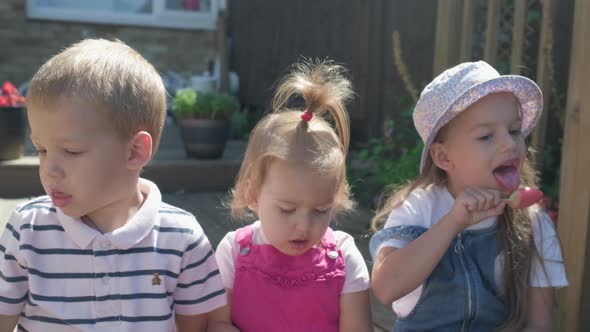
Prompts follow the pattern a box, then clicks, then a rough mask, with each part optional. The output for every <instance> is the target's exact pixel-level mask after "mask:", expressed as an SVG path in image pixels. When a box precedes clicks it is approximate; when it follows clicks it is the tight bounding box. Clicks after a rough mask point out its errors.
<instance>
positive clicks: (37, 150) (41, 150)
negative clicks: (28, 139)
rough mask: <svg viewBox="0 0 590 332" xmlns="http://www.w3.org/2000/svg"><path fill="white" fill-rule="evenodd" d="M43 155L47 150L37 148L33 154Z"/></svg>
mask: <svg viewBox="0 0 590 332" xmlns="http://www.w3.org/2000/svg"><path fill="white" fill-rule="evenodd" d="M45 153H47V150H45V149H39V148H36V149H35V154H37V155H42V154H45Z"/></svg>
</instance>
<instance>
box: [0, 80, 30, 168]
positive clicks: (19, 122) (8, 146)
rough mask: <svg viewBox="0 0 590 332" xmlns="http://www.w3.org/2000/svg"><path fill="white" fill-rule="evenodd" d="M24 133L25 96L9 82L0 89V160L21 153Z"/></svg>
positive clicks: (15, 157)
mask: <svg viewBox="0 0 590 332" xmlns="http://www.w3.org/2000/svg"><path fill="white" fill-rule="evenodd" d="M25 135H26V112H25V97H23V96H21V95H20V94H19V92H18V90H17V88H16V87H15V86H14V84H12V83H10V82H4V84H2V89H1V90H0V160H12V159H18V158H20V157H21V156H22V155H23V152H24V144H25Z"/></svg>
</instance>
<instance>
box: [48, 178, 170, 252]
mask: <svg viewBox="0 0 590 332" xmlns="http://www.w3.org/2000/svg"><path fill="white" fill-rule="evenodd" d="M139 187H140V190H141V192H142V193H144V194H145V200H144V202H143V204H142V205H141V207H140V208H139V210H138V211H137V213H136V214H135V215H134V216H133V217H132V218H131V219H130V220H129V221H128V222H127V223H126V224H125V225H123V226H122V227H120V228H117V229H115V230H114V231H112V232H109V233H105V234H104V235H103V236H104V237H106V238H107V239H108V240H109V241H110V242H111V243H112V245H113V246H114V247H116V248H117V249H121V250H125V249H129V248H131V247H132V246H134V245H136V244H137V243H139V242H140V241H141V240H143V239H144V238H145V237H146V236H147V235H148V234H149V233H150V231H151V230H152V228H153V227H154V224H155V223H156V218H157V216H158V210H159V209H160V205H161V203H162V195H161V194H160V190H158V187H157V186H156V185H155V184H154V183H153V182H151V181H148V180H145V179H139ZM56 210H57V216H58V219H59V221H60V223H61V225H62V226H63V228H64V230H65V232H66V234H68V235H69V236H70V238H71V239H72V240H73V241H74V242H75V243H76V244H77V245H78V246H79V247H80V248H88V246H89V245H90V244H91V243H92V241H93V240H94V239H95V238H96V237H97V236H100V235H101V233H100V232H99V231H97V230H95V229H93V228H91V227H89V226H88V225H86V224H85V223H84V222H83V221H82V220H81V219H80V218H72V217H70V216H67V215H65V214H64V213H63V212H62V211H61V209H59V208H56Z"/></svg>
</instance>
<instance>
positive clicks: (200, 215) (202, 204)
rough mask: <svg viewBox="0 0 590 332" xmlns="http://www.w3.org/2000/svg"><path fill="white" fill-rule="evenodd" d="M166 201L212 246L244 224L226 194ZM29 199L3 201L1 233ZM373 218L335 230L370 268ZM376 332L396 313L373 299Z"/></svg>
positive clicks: (345, 221) (355, 218)
mask: <svg viewBox="0 0 590 332" xmlns="http://www.w3.org/2000/svg"><path fill="white" fill-rule="evenodd" d="M163 199H164V201H166V202H167V203H170V204H172V205H176V206H178V207H180V208H183V209H185V210H187V211H190V212H192V213H193V214H194V215H195V216H197V219H198V220H199V222H200V223H201V225H202V227H203V229H205V231H206V233H207V236H208V237H209V239H210V241H211V243H212V244H213V245H214V246H217V244H218V243H219V241H221V239H222V238H223V236H224V235H225V234H226V233H227V232H228V231H230V230H234V229H236V228H238V227H240V225H241V224H239V223H237V222H234V221H231V220H230V218H229V217H228V215H227V211H226V210H225V209H224V208H223V207H222V204H221V202H222V201H223V200H224V199H226V195H225V193H220V192H204V193H183V192H181V193H176V194H164V195H163ZM26 200H28V198H26V197H23V198H12V199H2V198H0V230H3V229H4V225H5V223H6V221H7V220H8V218H9V217H10V214H11V212H12V210H13V209H14V207H15V206H16V205H17V204H18V203H21V202H24V201H26ZM369 217H370V215H369V214H368V213H367V212H362V211H361V212H358V213H356V214H352V215H350V216H347V217H343V218H341V219H340V220H339V221H337V222H336V223H335V224H334V228H335V229H341V230H343V231H346V232H348V233H350V234H352V235H353V236H354V237H355V240H356V244H357V246H358V247H359V249H360V250H361V252H362V254H363V256H364V257H365V259H366V260H367V263H368V265H369V269H370V267H371V262H370V260H369V259H368V257H369V256H368V252H367V248H368V237H367V236H366V231H365V230H366V229H367V223H368V220H369ZM372 310H373V319H374V326H375V329H374V331H375V332H377V331H378V332H382V331H389V329H390V328H391V326H392V324H393V314H392V312H391V308H390V307H389V306H383V305H381V304H379V303H377V302H376V301H375V300H374V298H373V304H372Z"/></svg>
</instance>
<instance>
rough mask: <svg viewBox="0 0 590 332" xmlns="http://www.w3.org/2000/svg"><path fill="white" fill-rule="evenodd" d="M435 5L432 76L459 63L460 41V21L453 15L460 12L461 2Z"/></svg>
mask: <svg viewBox="0 0 590 332" xmlns="http://www.w3.org/2000/svg"><path fill="white" fill-rule="evenodd" d="M467 1H471V0H467ZM437 3H438V7H437V8H438V10H437V17H436V41H435V44H434V45H435V47H434V64H433V71H434V73H433V74H434V75H433V76H436V75H438V74H440V73H442V72H443V71H444V70H445V69H447V68H448V67H450V66H452V65H454V64H457V63H458V62H459V48H460V41H461V38H460V35H461V20H457V19H456V16H455V13H460V12H461V6H462V1H461V0H439V1H438V2H437Z"/></svg>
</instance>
